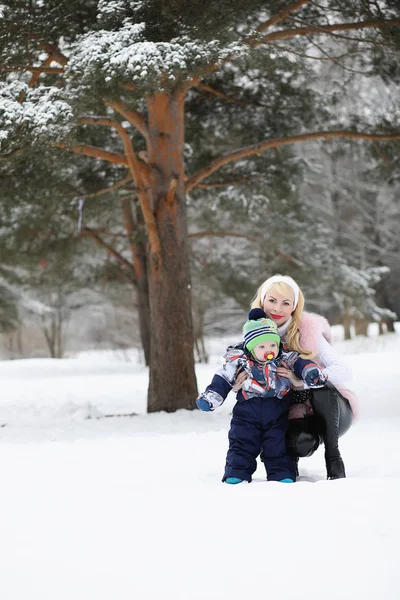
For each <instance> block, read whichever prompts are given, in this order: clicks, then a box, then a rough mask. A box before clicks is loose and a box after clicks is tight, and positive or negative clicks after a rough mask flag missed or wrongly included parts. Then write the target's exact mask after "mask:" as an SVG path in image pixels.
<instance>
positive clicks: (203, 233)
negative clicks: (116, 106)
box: [188, 231, 305, 267]
mask: <svg viewBox="0 0 400 600" xmlns="http://www.w3.org/2000/svg"><path fill="white" fill-rule="evenodd" d="M204 237H235V238H242V239H245V240H249V242H256V241H257V240H258V239H259V238H257V237H255V236H252V235H246V234H244V233H234V232H232V231H197V232H196V233H189V234H188V238H190V239H199V238H204ZM276 251H277V253H278V254H280V256H282V257H283V258H285V259H286V260H288V261H289V262H292V263H293V264H295V265H296V267H304V266H305V263H303V262H302V261H301V260H298V259H297V258H295V257H294V256H292V255H291V254H288V253H287V252H285V250H282V248H277V249H276Z"/></svg>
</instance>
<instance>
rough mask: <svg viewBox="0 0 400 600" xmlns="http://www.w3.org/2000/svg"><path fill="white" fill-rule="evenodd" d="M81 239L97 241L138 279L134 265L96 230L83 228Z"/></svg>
mask: <svg viewBox="0 0 400 600" xmlns="http://www.w3.org/2000/svg"><path fill="white" fill-rule="evenodd" d="M79 235H80V236H81V237H90V238H92V239H93V240H95V242H96V243H97V244H98V245H99V246H101V247H102V248H104V249H105V250H107V252H108V253H109V254H110V255H111V256H113V257H114V258H115V259H116V260H117V261H118V262H120V263H121V264H122V265H123V266H124V267H125V268H126V269H128V271H129V272H130V273H131V274H132V275H133V276H134V277H135V278H136V274H135V269H134V267H133V265H132V264H131V263H130V262H129V261H128V260H126V258H124V257H123V256H122V254H120V253H119V252H117V250H115V248H113V247H112V246H110V244H107V242H105V241H104V240H103V239H102V238H101V237H100V235H99V234H98V231H97V230H95V229H91V228H90V227H83V229H82V231H81V233H80V234H79Z"/></svg>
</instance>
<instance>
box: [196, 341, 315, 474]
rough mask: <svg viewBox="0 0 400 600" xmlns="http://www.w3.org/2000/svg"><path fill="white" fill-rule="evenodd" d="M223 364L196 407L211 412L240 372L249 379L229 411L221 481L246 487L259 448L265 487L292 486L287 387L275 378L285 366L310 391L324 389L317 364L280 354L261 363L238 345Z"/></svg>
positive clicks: (288, 383) (285, 381) (283, 379)
mask: <svg viewBox="0 0 400 600" xmlns="http://www.w3.org/2000/svg"><path fill="white" fill-rule="evenodd" d="M224 358H225V364H224V365H223V367H222V368H221V369H219V370H218V371H217V372H216V373H215V375H214V377H213V379H212V382H211V384H210V385H209V386H208V387H207V388H206V390H205V392H203V393H202V394H200V396H199V398H198V399H197V403H198V406H199V407H201V406H200V405H199V401H200V403H201V402H202V401H206V402H208V403H209V410H214V409H215V408H217V407H218V406H220V405H221V404H222V403H223V402H224V400H225V399H226V397H227V395H228V393H229V392H230V391H231V389H232V387H233V384H234V381H235V379H236V376H237V373H238V372H239V370H242V369H243V370H245V371H246V373H247V375H248V377H247V379H246V381H245V382H244V384H243V387H242V389H241V390H239V392H238V393H237V395H236V399H237V402H236V404H235V406H234V408H233V413H232V420H231V426H230V430H229V434H228V438H229V450H228V454H227V457H226V465H225V473H224V477H223V479H222V481H225V479H227V478H228V477H238V478H239V479H242V480H243V481H249V482H250V481H251V478H252V475H253V473H254V472H255V470H256V468H257V461H256V458H257V456H258V455H259V453H260V448H262V450H263V456H264V465H265V468H266V471H267V479H268V480H269V481H280V480H282V479H285V478H291V479H293V480H295V479H296V474H295V464H294V459H293V458H292V457H291V456H289V454H288V453H287V450H286V431H287V427H288V419H287V413H288V411H289V408H290V405H291V394H289V393H288V392H289V391H290V390H291V388H292V384H291V381H290V380H289V379H287V378H286V377H279V376H278V375H277V374H276V368H277V367H278V366H280V365H281V364H282V363H286V364H287V365H288V366H289V367H290V369H291V370H292V371H293V372H294V373H295V375H296V376H297V377H299V378H301V379H303V381H305V383H306V384H307V385H308V386H309V387H314V388H315V387H323V386H324V385H325V384H326V377H325V375H324V374H323V373H322V371H321V369H320V367H319V366H318V365H317V364H315V363H314V362H312V361H310V360H304V359H302V358H300V357H299V355H298V353H297V352H285V351H283V350H280V352H279V354H278V356H277V357H276V358H275V359H273V360H272V361H267V362H266V363H260V362H258V361H257V360H256V359H255V358H254V357H253V356H252V355H251V354H250V353H249V352H248V351H247V350H246V349H245V347H244V345H243V344H240V345H238V346H230V347H229V348H228V349H227V352H226V354H225V356H224Z"/></svg>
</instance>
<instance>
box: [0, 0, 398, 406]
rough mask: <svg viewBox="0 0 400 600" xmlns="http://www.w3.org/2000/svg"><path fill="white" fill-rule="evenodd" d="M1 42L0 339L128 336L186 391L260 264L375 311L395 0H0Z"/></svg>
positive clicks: (161, 397)
mask: <svg viewBox="0 0 400 600" xmlns="http://www.w3.org/2000/svg"><path fill="white" fill-rule="evenodd" d="M0 57H1V59H0V78H1V81H0V143H1V153H0V158H1V162H0V180H1V185H0V330H1V337H0V353H1V357H2V358H22V357H43V356H52V357H54V358H57V357H62V356H68V355H71V354H73V353H74V352H77V351H78V350H81V349H89V348H96V349H99V348H114V349H119V350H124V349H127V348H131V347H132V346H136V347H137V348H138V352H140V353H141V354H142V356H143V364H147V365H149V368H150V383H149V396H148V409H149V411H158V410H167V411H172V410H175V409H176V408H193V406H194V399H195V397H196V381H195V376H194V365H193V361H194V357H195V358H196V360H198V361H202V362H205V361H207V344H206V343H205V341H204V340H205V338H206V337H207V336H212V335H222V334H227V333H230V332H232V335H233V336H234V337H235V336H240V329H241V325H242V322H243V320H244V319H245V317H246V313H247V310H248V307H249V303H250V301H251V299H252V297H253V295H254V293H255V291H256V288H257V287H258V285H259V284H260V283H261V282H262V281H263V280H264V279H266V278H267V277H268V276H270V275H272V274H274V273H276V272H281V273H286V274H290V275H292V276H293V277H294V278H295V279H296V280H297V281H298V282H299V284H300V285H301V286H302V288H303V290H304V292H305V296H306V299H307V308H308V309H309V310H312V311H316V312H319V313H321V314H324V315H325V316H327V317H328V318H329V320H330V321H331V323H333V324H338V323H341V324H343V325H344V329H345V333H346V337H347V338H349V337H351V336H354V335H365V334H366V332H367V327H368V324H369V323H371V322H377V323H379V327H380V331H381V332H382V334H384V333H385V332H386V331H393V330H394V322H395V320H396V319H397V315H399V314H400V293H399V292H400V266H399V252H400V235H399V234H400V231H399V212H400V205H399V193H398V189H399V169H398V165H399V140H400V124H399V107H398V97H399V82H400V67H399V65H400V60H399V59H400V6H399V3H398V2H397V1H396V0H392V1H391V0H385V1H382V2H381V1H379V0H378V1H377V0H375V1H364V0H358V1H355V2H351V3H348V2H344V1H340V0H326V1H321V2H312V1H307V0H299V1H297V2H277V1H271V2H259V1H256V0H250V1H246V2H236V1H234V0H230V1H225V0H221V1H220V2H212V1H207V0H202V2H199V1H198V0H192V1H188V2H181V1H177V0H147V1H137V2H132V1H128V0H115V1H111V2H106V1H104V0H99V1H94V0H93V1H92V0H88V1H86V2H84V3H83V2H77V1H73V0H72V1H68V2H67V1H59V2H56V1H49V2H46V1H44V0H31V1H26V2H25V1H18V2H15V1H10V2H3V1H2V2H0ZM193 351H194V353H193Z"/></svg>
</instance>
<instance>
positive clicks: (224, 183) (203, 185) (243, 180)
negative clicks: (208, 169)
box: [197, 175, 263, 190]
mask: <svg viewBox="0 0 400 600" xmlns="http://www.w3.org/2000/svg"><path fill="white" fill-rule="evenodd" d="M258 177H263V175H259V176H258ZM251 179H252V178H250V177H241V178H240V179H232V180H231V181H217V182H216V183H199V185H198V186H197V187H198V188H200V189H202V190H209V189H211V188H218V187H227V186H229V185H240V184H241V183H247V182H249V181H251Z"/></svg>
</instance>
